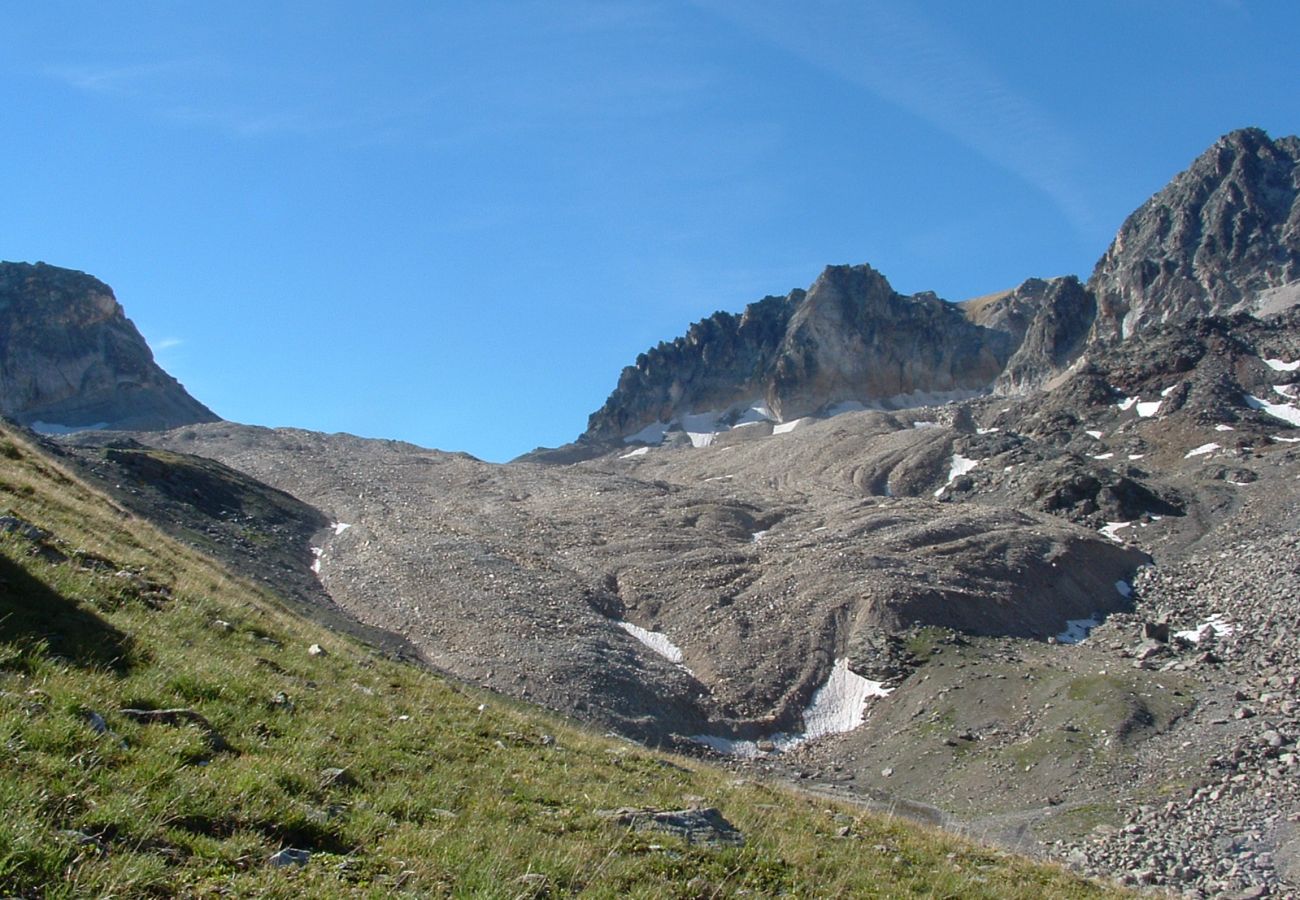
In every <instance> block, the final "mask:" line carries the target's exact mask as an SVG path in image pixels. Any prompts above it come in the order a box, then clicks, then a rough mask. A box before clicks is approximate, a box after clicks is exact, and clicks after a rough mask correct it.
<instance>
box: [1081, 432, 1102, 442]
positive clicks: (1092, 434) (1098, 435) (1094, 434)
mask: <svg viewBox="0 0 1300 900" xmlns="http://www.w3.org/2000/svg"><path fill="white" fill-rule="evenodd" d="M1084 434H1086V435H1087V436H1088V437H1090V438H1096V439H1097V440H1101V438H1102V435H1103V434H1104V432H1101V431H1085V432H1084Z"/></svg>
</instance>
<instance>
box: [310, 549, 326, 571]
mask: <svg viewBox="0 0 1300 900" xmlns="http://www.w3.org/2000/svg"><path fill="white" fill-rule="evenodd" d="M311 555H312V556H314V557H316V558H315V559H313V560H312V561H311V570H312V571H313V572H315V573H316V574H317V575H319V574H320V560H321V557H322V556H324V555H325V551H324V550H323V549H321V548H320V547H312V548H311Z"/></svg>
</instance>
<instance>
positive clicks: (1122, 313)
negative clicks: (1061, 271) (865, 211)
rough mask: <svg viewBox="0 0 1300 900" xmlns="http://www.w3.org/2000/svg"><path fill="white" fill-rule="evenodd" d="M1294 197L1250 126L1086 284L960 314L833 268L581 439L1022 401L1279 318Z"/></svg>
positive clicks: (1275, 156) (1283, 154)
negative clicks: (1064, 379) (1129, 348)
mask: <svg viewBox="0 0 1300 900" xmlns="http://www.w3.org/2000/svg"><path fill="white" fill-rule="evenodd" d="M1298 198H1300V139H1297V138H1295V137H1284V138H1280V139H1278V140H1276V141H1273V140H1270V139H1269V137H1268V135H1266V134H1265V133H1264V132H1263V131H1261V130H1259V129H1254V128H1251V129H1243V130H1240V131H1235V132H1232V133H1231V134H1228V135H1226V136H1224V137H1223V138H1221V139H1220V140H1219V141H1218V142H1216V143H1215V144H1214V146H1212V147H1211V148H1210V149H1209V150H1207V151H1206V152H1205V153H1203V154H1202V155H1201V156H1200V157H1199V158H1197V159H1196V160H1195V161H1194V162H1193V163H1192V165H1191V166H1190V167H1189V168H1188V169H1187V170H1186V171H1185V172H1183V173H1181V174H1180V175H1178V176H1177V177H1176V178H1174V179H1173V181H1172V182H1171V183H1170V184H1169V185H1168V186H1167V187H1166V188H1164V189H1163V190H1161V191H1160V192H1159V193H1157V194H1156V195H1155V196H1154V197H1152V198H1151V199H1150V200H1148V201H1147V202H1146V203H1145V204H1143V205H1142V206H1141V207H1140V208H1139V209H1138V210H1136V211H1135V212H1134V213H1133V214H1132V215H1130V216H1129V217H1128V219H1127V220H1126V221H1125V222H1124V225H1123V226H1122V227H1121V229H1120V231H1119V234H1118V235H1117V237H1116V238H1115V240H1114V242H1113V243H1112V244H1111V246H1110V248H1109V249H1108V250H1107V251H1106V254H1105V255H1104V256H1103V257H1102V258H1101V260H1100V261H1099V262H1098V263H1097V266H1096V268H1095V270H1094V272H1093V274H1092V277H1091V278H1090V279H1089V281H1088V283H1087V284H1086V285H1084V284H1081V283H1080V281H1079V279H1077V278H1075V277H1073V276H1067V277H1063V278H1053V279H1050V280H1042V279H1037V278H1031V279H1029V280H1027V281H1025V282H1024V283H1023V284H1021V285H1020V286H1019V287H1017V288H1015V289H1013V290H1010V291H1005V292H1002V293H1000V294H995V295H991V296H988V297H982V298H977V299H976V300H972V301H967V302H965V303H962V304H955V305H954V304H949V303H946V302H944V301H942V300H940V299H939V298H938V297H936V296H935V295H934V294H932V293H921V294H916V295H913V296H910V297H908V296H903V295H900V294H898V293H896V292H895V291H894V290H893V289H892V288H891V287H890V286H889V283H888V282H887V281H886V280H885V278H884V276H882V275H881V274H880V273H878V272H876V271H875V270H873V269H872V268H871V267H870V266H865V265H860V266H831V267H828V268H827V269H826V270H825V271H824V272H823V273H822V275H821V276H820V277H819V278H818V279H817V281H816V282H815V283H814V284H813V285H812V287H810V288H809V289H808V291H807V292H804V291H793V292H791V293H790V294H789V295H788V296H786V297H768V298H766V299H765V300H762V301H760V302H759V303H756V304H753V305H751V306H749V307H748V308H746V310H745V311H744V313H743V314H741V315H739V316H736V315H732V314H729V313H721V312H720V313H715V314H714V315H713V316H712V317H710V318H709V319H705V320H704V321H702V322H699V323H696V324H695V325H693V326H691V328H690V330H689V331H688V332H687V334H686V335H685V336H684V337H682V338H678V339H677V340H675V341H673V342H671V343H667V344H660V345H659V347H657V348H655V349H653V350H651V351H649V352H647V353H643V354H642V355H641V356H640V357H638V359H637V361H636V364H635V365H634V366H629V367H628V368H626V369H624V370H623V373H622V375H621V376H620V378H619V383H618V386H617V388H616V389H615V390H614V392H613V393H612V394H611V395H610V397H609V399H608V400H607V401H606V402H605V405H604V406H603V407H602V408H601V409H600V410H598V411H597V412H596V413H594V414H593V415H592V416H591V419H590V421H589V423H588V427H587V431H586V432H585V433H584V434H583V436H582V438H581V442H582V443H583V444H586V445H593V446H599V445H602V444H608V443H610V442H618V441H620V440H626V439H629V438H630V439H634V440H640V441H642V442H646V443H656V442H657V441H658V440H659V438H660V435H662V434H663V433H664V431H665V430H668V429H673V428H680V429H682V430H684V431H687V432H689V431H690V429H691V426H690V421H691V419H700V418H702V414H705V413H709V414H710V415H711V416H716V422H715V423H712V424H711V423H705V424H704V425H699V424H697V425H696V426H695V427H697V428H698V427H712V428H714V429H715V430H716V429H723V428H726V427H728V426H730V425H734V424H736V422H737V420H739V421H740V422H742V423H744V422H746V421H752V420H753V419H754V418H761V419H765V420H770V421H775V422H790V421H791V420H794V419H797V418H799V417H801V416H807V415H811V414H817V413H819V412H824V411H826V410H827V409H836V408H840V409H842V408H844V405H845V404H860V405H862V406H866V407H876V408H885V409H893V408H900V407H905V406H919V405H923V404H925V403H927V402H934V401H936V400H938V399H951V398H954V397H960V396H963V395H965V396H969V395H970V394H974V393H984V392H997V393H1002V394H1016V393H1022V392H1025V391H1030V390H1034V389H1037V388H1039V387H1043V386H1045V385H1049V384H1050V383H1051V382H1052V380H1053V379H1054V378H1055V377H1056V376H1058V375H1060V374H1061V373H1063V372H1064V371H1065V370H1067V369H1068V368H1069V367H1070V366H1071V365H1073V364H1075V363H1076V362H1079V361H1080V359H1081V357H1083V356H1085V355H1086V354H1087V352H1088V350H1089V349H1090V348H1092V347H1098V346H1102V345H1105V344H1109V343H1113V342H1115V341H1117V340H1122V339H1124V338H1127V337H1131V336H1132V335H1133V334H1136V333H1137V332H1139V331H1141V330H1142V329H1144V328H1147V327H1150V326H1152V325H1155V324H1160V323H1163V322H1178V321H1184V320H1186V319H1188V318H1191V317H1194V316H1201V315H1211V314H1221V313H1226V312H1230V311H1234V310H1247V311H1251V312H1257V313H1258V314H1260V315H1265V314H1268V313H1272V312H1277V311H1280V310H1282V309H1285V308H1287V307H1288V306H1290V305H1292V304H1294V303H1296V302H1297V301H1300V199H1298ZM837 404H838V407H837ZM746 416H748V418H746ZM703 417H704V418H708V416H703ZM659 426H662V427H659ZM692 440H693V442H694V438H693V439H692ZM534 458H536V459H541V460H545V459H546V458H547V457H546V456H545V455H544V454H543V455H535V456H534ZM564 458H565V457H555V459H556V460H557V461H559V460H561V459H564Z"/></svg>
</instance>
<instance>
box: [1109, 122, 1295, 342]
mask: <svg viewBox="0 0 1300 900" xmlns="http://www.w3.org/2000/svg"><path fill="white" fill-rule="evenodd" d="M1088 286H1089V288H1090V289H1091V290H1092V291H1093V292H1094V293H1095V294H1096V296H1097V303H1098V317H1097V323H1096V326H1095V328H1094V336H1095V338H1096V339H1099V340H1103V341H1108V340H1114V339H1116V338H1122V337H1127V336H1129V335H1131V334H1133V333H1135V332H1137V331H1139V330H1141V329H1142V328H1145V327H1147V326H1149V325H1152V324H1155V323H1158V322H1170V321H1180V320H1184V319H1187V318H1190V317H1192V316H1198V315H1206V314H1218V313H1226V312H1231V311H1234V310H1237V309H1246V310H1252V309H1257V308H1262V309H1263V311H1265V312H1269V311H1273V310H1276V309H1280V308H1282V307H1284V306H1286V305H1290V304H1293V303H1295V302H1296V301H1297V300H1300V139H1298V138H1296V137H1284V138H1279V139H1278V140H1276V141H1273V140H1270V139H1269V137H1268V135H1266V134H1265V133H1264V132H1263V131H1260V130H1259V129H1257V128H1247V129H1243V130H1241V131H1234V132H1232V133H1231V134H1228V135H1225V136H1224V137H1223V138H1221V139H1220V140H1219V141H1217V142H1216V143H1215V144H1214V146H1213V147H1211V148H1210V149H1209V150H1206V151H1205V153H1203V154H1201V156H1200V157H1198V158H1197V159H1196V161H1195V162H1193V163H1192V165H1191V166H1190V167H1189V168H1188V169H1187V170H1186V171H1185V172H1182V173H1180V174H1179V175H1178V176H1177V177H1175V178H1174V180H1173V181H1171V182H1170V183H1169V185H1168V186H1167V187H1165V188H1164V189H1163V190H1161V191H1160V192H1159V193H1157V194H1156V195H1155V196H1154V197H1152V198H1151V199H1150V200H1148V201H1147V202H1146V203H1144V204H1142V206H1141V207H1139V208H1138V209H1137V211H1136V212H1134V213H1133V214H1132V215H1131V216H1129V217H1128V219H1127V220H1126V221H1125V222H1124V225H1123V227H1121V228H1120V230H1119V234H1118V235H1116V237H1115V240H1114V242H1113V243H1112V244H1111V245H1110V248H1109V249H1108V250H1107V251H1106V254H1105V255H1104V256H1103V257H1102V258H1101V259H1100V260H1099V261H1098V263H1097V267H1096V269H1095V270H1094V271H1093V274H1092V278H1091V279H1089V282H1088Z"/></svg>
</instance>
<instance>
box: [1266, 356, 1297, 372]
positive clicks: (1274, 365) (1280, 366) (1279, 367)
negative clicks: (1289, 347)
mask: <svg viewBox="0 0 1300 900" xmlns="http://www.w3.org/2000/svg"><path fill="white" fill-rule="evenodd" d="M1264 365H1266V366H1268V367H1269V368H1270V369H1272V370H1273V371H1274V372H1294V371H1295V370H1296V369H1300V359H1296V360H1292V361H1291V362H1284V361H1282V360H1280V359H1266V360H1264Z"/></svg>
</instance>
